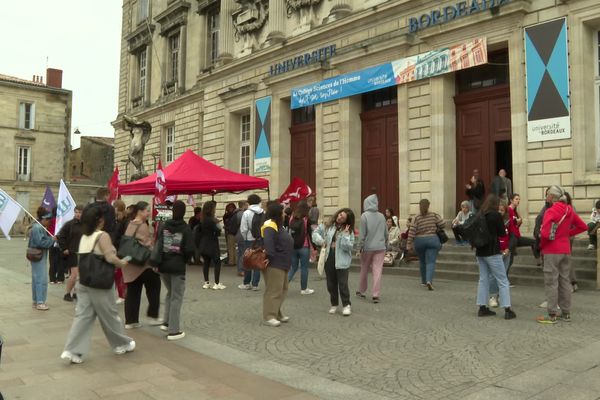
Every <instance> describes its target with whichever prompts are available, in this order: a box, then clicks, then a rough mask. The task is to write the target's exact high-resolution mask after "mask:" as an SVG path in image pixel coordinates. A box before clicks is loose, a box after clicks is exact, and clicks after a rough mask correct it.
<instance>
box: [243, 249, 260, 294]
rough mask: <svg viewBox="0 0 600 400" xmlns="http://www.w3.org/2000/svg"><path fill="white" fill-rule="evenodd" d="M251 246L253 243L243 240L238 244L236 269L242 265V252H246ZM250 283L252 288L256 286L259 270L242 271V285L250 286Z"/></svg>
mask: <svg viewBox="0 0 600 400" xmlns="http://www.w3.org/2000/svg"><path fill="white" fill-rule="evenodd" d="M253 244H254V242H253V241H252V240H244V241H242V242H238V255H240V256H239V257H238V269H239V268H240V266H241V265H242V262H243V259H244V252H245V251H246V249H247V248H250V247H252V245H253ZM242 270H243V269H242ZM250 281H252V286H254V287H256V286H258V283H259V282H260V271H259V270H257V269H255V270H247V271H244V285H248V284H250Z"/></svg>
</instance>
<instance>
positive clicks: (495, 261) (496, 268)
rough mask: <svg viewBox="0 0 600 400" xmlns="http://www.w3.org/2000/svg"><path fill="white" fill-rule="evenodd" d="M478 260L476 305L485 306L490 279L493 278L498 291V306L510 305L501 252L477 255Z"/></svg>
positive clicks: (488, 293)
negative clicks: (491, 254)
mask: <svg viewBox="0 0 600 400" xmlns="http://www.w3.org/2000/svg"><path fill="white" fill-rule="evenodd" d="M477 261H478V262H479V285H478V286H477V305H478V306H487V302H488V298H489V295H490V279H495V280H496V283H497V284H498V287H499V292H500V298H499V300H500V306H501V307H504V308H506V307H510V288H509V287H508V278H507V277H506V267H505V266H504V262H503V261H502V254H495V255H493V256H489V257H477Z"/></svg>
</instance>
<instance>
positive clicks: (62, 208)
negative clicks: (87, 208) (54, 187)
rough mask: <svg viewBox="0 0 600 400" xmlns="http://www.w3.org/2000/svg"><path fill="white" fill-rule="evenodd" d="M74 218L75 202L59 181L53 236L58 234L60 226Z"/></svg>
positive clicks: (63, 184)
mask: <svg viewBox="0 0 600 400" xmlns="http://www.w3.org/2000/svg"><path fill="white" fill-rule="evenodd" d="M74 217H75V200H73V196H71V193H69V190H68V189H67V185H65V183H64V182H63V180H62V179H61V180H60V189H59V190H58V201H57V202H56V226H55V228H54V234H55V235H57V234H58V232H60V228H62V226H63V225H64V224H65V223H67V222H69V221H70V220H72V219H73V218H74Z"/></svg>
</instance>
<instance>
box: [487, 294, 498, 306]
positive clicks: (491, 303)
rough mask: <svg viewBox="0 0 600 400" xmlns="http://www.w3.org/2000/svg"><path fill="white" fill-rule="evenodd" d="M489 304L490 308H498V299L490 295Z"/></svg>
mask: <svg viewBox="0 0 600 400" xmlns="http://www.w3.org/2000/svg"><path fill="white" fill-rule="evenodd" d="M488 305H489V306H490V308H498V299H497V298H496V297H495V296H492V297H490V301H488Z"/></svg>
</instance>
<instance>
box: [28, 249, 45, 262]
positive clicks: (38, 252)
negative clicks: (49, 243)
mask: <svg viewBox="0 0 600 400" xmlns="http://www.w3.org/2000/svg"><path fill="white" fill-rule="evenodd" d="M43 255H44V250H42V249H36V248H35V247H28V248H27V251H26V252H25V258H27V259H28V260H29V261H31V262H36V261H40V260H41V259H42V256H43Z"/></svg>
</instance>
